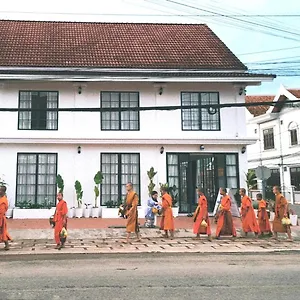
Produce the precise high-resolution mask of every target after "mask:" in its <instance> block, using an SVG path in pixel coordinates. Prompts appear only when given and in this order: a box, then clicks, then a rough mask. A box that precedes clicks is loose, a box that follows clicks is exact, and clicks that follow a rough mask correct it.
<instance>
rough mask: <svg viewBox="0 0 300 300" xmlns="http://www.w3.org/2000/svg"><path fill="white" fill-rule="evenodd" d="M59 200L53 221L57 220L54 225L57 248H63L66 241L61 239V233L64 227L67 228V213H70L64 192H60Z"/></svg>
mask: <svg viewBox="0 0 300 300" xmlns="http://www.w3.org/2000/svg"><path fill="white" fill-rule="evenodd" d="M57 200H58V203H57V205H56V210H55V214H54V218H53V221H54V222H55V226H54V239H55V242H56V247H55V248H56V249H59V250H60V249H61V248H63V247H64V244H65V241H61V239H60V233H61V230H62V229H63V227H64V228H66V229H67V213H68V207H67V202H66V201H65V200H63V194H62V193H58V194H57Z"/></svg>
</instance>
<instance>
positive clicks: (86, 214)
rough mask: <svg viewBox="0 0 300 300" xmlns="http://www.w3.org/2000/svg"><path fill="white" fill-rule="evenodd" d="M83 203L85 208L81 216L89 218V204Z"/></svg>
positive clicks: (90, 210)
mask: <svg viewBox="0 0 300 300" xmlns="http://www.w3.org/2000/svg"><path fill="white" fill-rule="evenodd" d="M84 205H85V210H84V212H83V216H84V217H85V218H89V217H90V216H91V213H92V208H91V204H86V203H84Z"/></svg>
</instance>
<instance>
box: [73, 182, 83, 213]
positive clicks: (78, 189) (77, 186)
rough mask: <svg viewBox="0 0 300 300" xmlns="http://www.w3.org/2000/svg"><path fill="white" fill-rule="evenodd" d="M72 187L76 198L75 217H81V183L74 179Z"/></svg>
mask: <svg viewBox="0 0 300 300" xmlns="http://www.w3.org/2000/svg"><path fill="white" fill-rule="evenodd" d="M74 187H75V192H76V199H77V207H76V208H75V217H76V218H81V217H82V214H83V209H82V196H83V191H82V186H81V183H80V182H79V181H78V180H76V181H75V185H74Z"/></svg>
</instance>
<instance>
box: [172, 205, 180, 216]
mask: <svg viewBox="0 0 300 300" xmlns="http://www.w3.org/2000/svg"><path fill="white" fill-rule="evenodd" d="M172 211H173V217H174V218H177V217H178V214H179V207H178V206H177V207H172Z"/></svg>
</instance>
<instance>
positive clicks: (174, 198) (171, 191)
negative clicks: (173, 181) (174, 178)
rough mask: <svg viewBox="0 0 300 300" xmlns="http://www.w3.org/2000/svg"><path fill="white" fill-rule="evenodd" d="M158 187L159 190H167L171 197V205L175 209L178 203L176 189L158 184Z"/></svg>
mask: <svg viewBox="0 0 300 300" xmlns="http://www.w3.org/2000/svg"><path fill="white" fill-rule="evenodd" d="M159 187H160V190H161V189H162V188H167V191H168V193H169V194H170V196H171V197H172V205H173V207H176V206H177V203H178V189H177V187H176V185H173V186H169V184H168V183H159Z"/></svg>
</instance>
